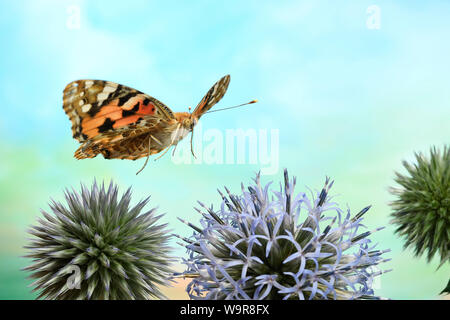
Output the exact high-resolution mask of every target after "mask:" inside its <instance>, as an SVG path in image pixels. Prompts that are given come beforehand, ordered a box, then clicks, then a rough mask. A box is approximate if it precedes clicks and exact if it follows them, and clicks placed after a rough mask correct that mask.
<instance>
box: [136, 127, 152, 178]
mask: <svg viewBox="0 0 450 320" xmlns="http://www.w3.org/2000/svg"><path fill="white" fill-rule="evenodd" d="M151 142H152V135H150V137H149V138H148V155H147V159H145V162H144V165H143V166H142V168H141V169H140V170H139V171H138V172H136V175H138V174H139V173H140V172H141V171H142V170H144V168H145V166H146V165H147V162H148V158H150V150H151V149H150V145H151Z"/></svg>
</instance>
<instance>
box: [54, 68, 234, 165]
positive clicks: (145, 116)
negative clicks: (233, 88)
mask: <svg viewBox="0 0 450 320" xmlns="http://www.w3.org/2000/svg"><path fill="white" fill-rule="evenodd" d="M229 83H230V76H229V75H226V76H224V77H223V78H222V79H220V80H219V81H217V82H216V83H215V84H214V85H213V86H212V88H211V89H210V90H209V91H208V92H207V93H206V95H205V96H204V97H203V99H202V100H201V101H200V103H199V104H198V105H197V107H196V108H195V110H194V111H193V112H192V113H188V112H175V113H173V112H172V110H170V109H169V108H168V107H167V106H166V105H165V104H164V103H162V102H160V101H158V100H157V99H155V98H153V97H151V96H149V95H146V94H144V93H142V92H140V91H138V90H135V89H132V88H129V87H126V86H124V85H121V84H117V83H114V82H110V81H102V80H78V81H73V82H71V83H69V84H68V85H67V86H66V88H65V89H64V97H63V108H64V111H65V112H66V114H67V115H68V116H69V119H70V121H71V122H72V133H73V137H74V138H75V139H77V140H78V141H79V142H80V143H81V146H80V147H79V148H78V150H76V152H75V158H77V159H85V158H94V157H95V156H97V155H98V154H102V155H103V157H104V158H105V159H131V160H136V159H139V158H142V157H145V156H147V160H148V156H150V155H153V154H157V153H159V152H161V151H164V150H165V152H167V150H169V148H170V147H171V146H176V145H177V144H178V142H179V141H180V140H181V139H183V138H184V137H185V136H186V135H187V134H188V133H189V132H192V131H193V128H194V126H195V125H196V124H197V121H198V119H199V118H200V117H201V116H202V115H203V114H204V113H206V112H207V111H208V110H209V109H211V107H212V106H213V105H215V104H216V103H217V102H219V101H220V99H222V97H223V96H224V94H225V92H226V91H227V88H228V84H229ZM191 146H192V140H191ZM165 152H164V153H163V154H165ZM163 154H162V155H163ZM162 155H161V156H162Z"/></svg>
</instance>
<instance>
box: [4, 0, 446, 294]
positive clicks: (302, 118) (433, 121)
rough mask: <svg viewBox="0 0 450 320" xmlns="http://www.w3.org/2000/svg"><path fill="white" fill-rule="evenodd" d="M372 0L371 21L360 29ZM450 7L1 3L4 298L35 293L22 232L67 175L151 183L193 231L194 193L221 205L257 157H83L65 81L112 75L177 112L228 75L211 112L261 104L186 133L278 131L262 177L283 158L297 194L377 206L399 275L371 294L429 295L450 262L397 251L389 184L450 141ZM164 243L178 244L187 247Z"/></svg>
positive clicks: (137, 188) (146, 187) (161, 202)
mask: <svg viewBox="0 0 450 320" xmlns="http://www.w3.org/2000/svg"><path fill="white" fill-rule="evenodd" d="M371 5H375V6H376V7H375V8H376V10H378V12H379V16H378V18H379V19H378V20H377V19H376V21H375V22H377V21H378V22H379V25H378V27H379V28H375V29H374V28H372V29H370V28H368V25H367V23H368V21H367V20H368V19H370V17H371V14H373V13H367V9H368V8H369V6H371ZM78 13H79V19H77V17H78V15H77V14H78ZM449 16H450V2H448V1H437V0H434V1H419V0H415V1H412V0H408V1H406V0H404V1H395V3H394V1H366V0H353V1H318V0H314V1H233V0H230V1H222V2H218V1H183V2H181V1H144V0H142V1H136V0H128V1H106V0H103V1H101V0H96V1H76V0H70V1H66V0H64V1H62V0H53V1H50V0H48V1H44V0H42V1H37V0H29V1H25V0H20V1H1V3H0V30H1V33H0V41H1V48H2V49H1V50H0V101H1V107H0V108H1V117H0V136H1V137H2V139H1V140H0V150H1V151H0V152H1V153H0V155H1V156H0V222H1V223H0V237H1V238H0V298H2V299H32V298H34V297H35V295H34V294H32V293H30V292H29V288H27V287H26V286H27V285H28V284H29V283H30V281H28V280H25V273H24V272H21V271H20V268H23V267H24V266H26V265H27V264H29V263H30V261H27V260H26V259H24V258H20V256H22V255H23V254H24V253H25V251H24V249H22V246H23V245H24V244H25V243H26V239H27V238H28V236H27V234H26V228H27V227H28V226H29V225H31V224H33V223H35V221H36V219H37V218H38V217H39V216H40V209H44V210H47V209H48V205H47V203H48V201H49V200H50V197H52V198H55V199H57V200H61V199H62V198H63V189H64V188H65V187H71V186H74V187H75V188H78V186H79V183H80V182H83V183H85V184H88V185H89V184H91V183H92V181H93V179H94V178H96V179H97V180H99V181H102V180H105V181H109V180H110V179H114V181H115V182H116V183H118V184H119V185H120V187H121V189H122V190H123V191H124V190H125V189H126V188H128V187H129V186H132V187H133V190H134V193H133V195H134V202H137V201H138V200H140V199H141V198H143V197H146V196H148V195H151V201H150V205H149V208H150V207H152V206H158V207H159V212H161V213H166V215H165V216H164V217H163V218H162V220H161V222H166V223H169V226H170V228H171V229H172V231H173V232H175V233H178V234H181V235H186V236H187V235H189V234H190V230H189V229H188V227H186V226H185V225H183V224H182V223H180V222H179V221H178V220H177V217H181V218H184V219H186V220H189V221H192V222H196V221H198V219H199V218H200V216H199V215H198V213H196V212H195V211H194V210H193V206H195V205H196V201H197V200H201V201H202V202H204V203H206V204H214V205H215V206H218V205H219V204H220V198H219V195H218V194H217V192H216V189H217V188H222V187H223V186H224V185H225V186H227V187H229V188H230V189H231V190H232V191H235V192H238V191H239V190H240V183H241V182H244V183H245V184H247V183H250V182H251V179H252V178H253V177H254V174H255V172H257V171H258V170H260V169H261V167H264V166H263V165H262V164H261V162H260V160H262V159H259V158H258V163H256V164H249V163H248V161H247V162H246V163H244V164H239V163H234V164H226V163H225V164H208V163H204V162H203V163H200V164H176V163H174V161H172V160H171V157H170V155H169V154H168V155H166V156H165V157H164V158H162V159H160V160H158V161H157V162H154V161H152V160H151V161H150V162H149V165H148V167H147V168H146V169H145V170H144V171H143V172H142V173H141V174H140V175H138V176H136V175H135V173H136V171H137V170H139V168H140V167H141V165H142V164H143V160H140V161H135V162H133V161H125V160H123V161H122V160H105V159H103V158H102V157H98V158H95V159H88V160H81V161H78V160H76V159H74V158H73V153H74V151H75V150H76V148H77V147H78V142H77V141H75V140H74V139H72V134H71V130H70V127H71V124H70V122H69V120H68V118H67V116H66V115H65V114H64V111H63V109H62V90H63V89H64V87H65V85H66V84H67V83H69V82H70V81H73V80H76V79H89V78H92V79H104V80H110V81H115V82H119V83H122V84H124V85H128V86H131V87H134V88H136V89H138V90H141V91H144V92H145V93H148V94H150V95H152V96H154V97H155V98H158V99H160V100H161V101H163V102H164V103H165V104H167V105H168V106H169V107H171V108H172V110H174V111H187V108H188V106H195V105H196V104H197V103H198V102H199V101H200V99H201V98H202V96H203V95H204V94H205V93H206V91H207V90H208V89H209V88H210V86H211V85H212V84H213V83H214V82H215V81H217V80H218V79H219V78H220V77H221V76H223V75H225V74H230V75H231V83H230V86H229V89H228V92H227V94H226V95H225V97H224V98H223V100H222V101H221V102H220V104H219V105H217V106H216V107H215V108H220V107H228V106H232V105H235V104H239V103H243V102H247V101H249V100H251V99H254V98H257V99H259V101H260V102H259V103H258V104H255V105H251V106H247V107H243V108H240V109H234V110H228V111H224V112H218V113H213V114H210V115H206V116H205V117H204V118H202V119H201V123H202V130H203V133H204V134H205V135H200V136H196V139H200V140H201V141H203V140H204V141H203V143H204V144H207V143H206V142H207V140H208V139H211V137H209V138H208V136H207V134H206V133H207V132H209V133H210V135H211V134H213V135H216V136H217V133H218V134H219V135H220V134H222V136H223V137H225V133H226V130H237V129H244V130H250V131H251V132H256V133H258V135H257V139H258V142H260V140H261V139H262V137H261V135H259V132H260V130H263V132H264V130H266V132H268V133H270V132H271V131H275V132H277V137H278V139H279V143H278V144H276V146H277V147H276V148H274V150H273V152H275V155H276V159H277V164H278V168H277V169H278V170H275V171H274V172H273V174H271V175H265V176H264V177H263V180H264V182H268V181H272V180H273V181H274V182H275V184H274V185H275V186H277V185H278V183H279V182H280V181H281V180H282V170H283V168H288V170H289V172H290V174H291V175H296V176H297V179H298V184H297V191H298V192H300V191H305V190H306V187H307V186H308V187H310V188H312V189H319V188H321V187H322V185H323V182H324V180H325V176H331V177H332V178H333V179H334V180H335V185H334V187H333V189H332V192H331V193H332V194H336V195H338V197H337V198H336V199H337V201H338V202H339V203H340V204H341V206H342V207H343V208H344V209H345V208H346V206H347V205H348V206H349V207H350V208H351V210H352V211H353V212H354V213H356V212H357V211H359V210H360V209H361V208H363V207H365V206H366V205H369V204H371V205H372V206H373V207H372V209H371V210H370V211H369V213H368V214H367V215H366V221H365V224H366V225H367V227H368V228H369V229H374V228H376V227H379V226H387V228H386V229H385V230H383V231H381V232H379V233H378V234H376V235H374V237H373V239H374V241H376V242H378V243H379V248H382V249H385V248H391V249H392V252H391V253H389V254H387V255H386V257H389V258H392V261H391V262H389V263H387V264H386V265H384V266H383V267H384V268H386V269H389V268H392V269H393V271H392V272H391V273H388V274H386V275H383V276H382V277H381V281H380V283H379V288H378V289H377V290H376V294H378V295H381V296H384V297H387V298H392V299H436V298H439V297H438V295H437V294H438V292H439V291H440V290H442V289H443V288H444V286H445V284H446V283H447V281H448V275H449V274H450V266H449V265H448V264H447V265H445V266H444V267H442V268H441V269H439V270H438V271H436V268H437V265H438V260H437V259H435V260H433V261H432V262H431V263H429V264H428V263H427V262H426V259H425V258H423V257H422V258H416V257H414V256H413V253H412V251H411V250H406V251H403V250H402V246H403V239H400V238H398V237H397V236H396V235H394V234H393V231H394V227H393V226H392V225H390V223H389V221H390V218H389V214H390V208H389V206H388V203H389V201H391V200H392V199H393V198H392V196H391V195H390V194H389V192H388V187H389V186H391V185H393V177H394V171H396V170H400V171H402V165H401V161H402V160H404V159H406V160H412V159H413V153H414V151H423V152H428V149H429V147H430V146H432V145H436V146H440V147H441V146H442V145H443V144H445V143H448V142H449V140H450V139H449V138H450V126H449V119H450V106H449V102H450V101H449V98H450V90H449V89H448V75H449V74H450V62H449V57H450V42H449V41H448V36H449V34H450V20H449V19H448V17H449ZM372 18H373V16H372ZM371 23H373V20H369V26H372V27H373V24H372V25H371ZM269 141H270V140H269ZM188 144H189V139H185V140H184V141H183V142H182V143H181V145H180V149H181V151H182V150H183V146H184V147H186V146H187V145H188ZM224 152H225V151H224ZM173 246H174V252H173V254H174V255H176V256H179V257H181V256H183V255H184V254H185V252H184V249H183V248H180V247H179V246H177V244H176V243H175V241H173ZM177 268H178V269H179V270H180V271H181V270H183V267H182V266H177ZM183 290H184V286H183V285H181V284H180V285H179V286H178V287H176V288H175V289H174V290H172V291H171V293H170V294H171V296H172V297H183Z"/></svg>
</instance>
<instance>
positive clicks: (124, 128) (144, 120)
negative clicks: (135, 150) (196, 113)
mask: <svg viewBox="0 0 450 320" xmlns="http://www.w3.org/2000/svg"><path fill="white" fill-rule="evenodd" d="M63 108H64V111H65V112H66V114H67V115H68V116H69V119H70V120H71V122H72V133H73V137H74V138H75V139H77V140H78V141H79V142H82V143H83V142H86V141H87V140H91V139H93V140H96V139H99V138H104V137H107V136H110V137H114V136H115V137H116V139H117V138H118V137H119V136H120V133H124V132H127V133H128V134H131V133H133V130H135V131H136V130H137V131H139V132H140V131H142V130H145V128H146V127H149V126H150V127H151V126H152V125H154V124H156V123H157V122H158V121H171V120H173V119H174V115H173V113H172V111H171V110H170V109H169V108H168V107H167V106H166V105H165V104H163V103H162V102H160V101H158V100H157V99H155V98H153V97H151V96H149V95H146V94H144V93H142V92H140V91H138V90H135V89H133V88H130V87H127V86H124V85H121V84H117V83H114V82H110V81H102V80H78V81H73V82H71V83H69V84H68V85H67V86H66V88H65V89H64V96H63Z"/></svg>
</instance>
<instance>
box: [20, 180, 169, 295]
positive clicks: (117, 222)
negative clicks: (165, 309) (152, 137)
mask: <svg viewBox="0 0 450 320" xmlns="http://www.w3.org/2000/svg"><path fill="white" fill-rule="evenodd" d="M65 199H66V202H67V206H64V205H63V204H61V203H58V202H56V201H52V202H51V204H50V208H51V210H52V212H53V214H50V213H47V212H45V211H42V214H43V218H40V219H38V224H37V225H35V226H32V227H31V228H30V229H29V231H28V232H29V233H30V234H31V235H32V236H33V239H31V240H30V242H29V244H28V245H27V246H26V247H25V248H26V249H29V250H30V251H31V252H30V253H29V254H27V255H26V257H28V258H32V259H33V264H32V265H30V266H28V267H26V268H24V270H27V271H31V272H32V274H31V275H30V278H33V279H36V281H34V282H33V283H32V284H31V285H30V286H32V287H34V289H33V291H39V296H38V299H39V298H44V299H111V300H116V299H150V298H165V296H164V295H163V294H162V293H161V291H160V290H159V288H158V287H159V286H161V285H168V280H167V279H168V278H169V277H170V274H172V271H171V270H170V268H169V263H170V262H171V259H170V258H169V256H168V252H169V251H170V248H169V247H168V245H167V242H168V239H169V236H168V232H167V230H165V227H166V225H157V224H156V222H157V221H158V219H159V218H160V217H161V216H155V214H154V213H155V210H156V209H151V210H150V211H148V212H146V213H143V214H140V213H141V211H142V209H143V208H144V207H145V205H146V204H147V203H148V200H149V198H147V199H145V200H143V201H140V202H139V203H138V204H136V206H134V207H133V208H129V205H130V200H131V188H130V189H128V190H127V191H126V192H125V193H124V194H123V195H122V197H121V198H118V188H117V186H115V185H114V184H113V183H112V182H111V184H110V185H109V188H108V189H107V190H106V189H105V187H104V185H102V186H101V187H100V188H99V187H98V186H97V184H96V182H94V184H93V186H92V188H91V190H88V189H87V188H86V187H85V186H84V185H81V194H79V193H77V192H76V191H74V190H72V191H69V190H66V191H65Z"/></svg>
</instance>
